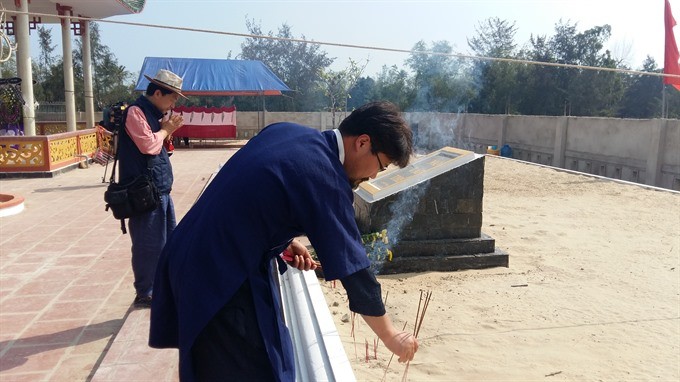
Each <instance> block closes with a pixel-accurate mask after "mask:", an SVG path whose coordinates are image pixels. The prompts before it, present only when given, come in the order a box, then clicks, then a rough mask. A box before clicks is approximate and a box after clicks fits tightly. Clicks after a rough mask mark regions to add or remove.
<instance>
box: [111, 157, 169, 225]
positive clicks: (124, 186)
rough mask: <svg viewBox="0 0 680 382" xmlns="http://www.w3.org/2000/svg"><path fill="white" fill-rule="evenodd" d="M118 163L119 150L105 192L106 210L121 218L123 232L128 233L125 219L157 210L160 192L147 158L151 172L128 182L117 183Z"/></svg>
mask: <svg viewBox="0 0 680 382" xmlns="http://www.w3.org/2000/svg"><path fill="white" fill-rule="evenodd" d="M117 163H118V150H116V156H115V159H114V160H113V170H111V178H110V179H109V186H108V187H107V189H106V191H105V192H104V201H105V202H106V211H108V210H109V209H111V212H113V217H114V218H116V219H119V220H120V229H121V231H123V234H126V233H127V229H126V228H125V219H128V218H131V217H135V216H139V215H143V214H145V213H149V212H151V211H153V210H155V209H156V208H157V207H158V205H159V203H160V193H159V192H158V189H157V188H156V185H155V184H154V183H153V180H152V179H151V176H150V175H149V174H150V173H151V166H150V164H149V160H147V170H148V172H149V174H141V175H138V176H137V177H136V178H135V179H133V180H132V181H130V182H128V183H116V164H117Z"/></svg>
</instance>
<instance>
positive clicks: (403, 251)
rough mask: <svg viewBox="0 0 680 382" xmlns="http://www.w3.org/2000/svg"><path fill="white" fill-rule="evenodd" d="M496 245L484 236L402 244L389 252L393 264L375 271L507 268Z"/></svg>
mask: <svg viewBox="0 0 680 382" xmlns="http://www.w3.org/2000/svg"><path fill="white" fill-rule="evenodd" d="M495 244H496V241H495V240H494V239H493V238H491V237H490V236H488V235H486V234H484V233H482V234H481V236H480V237H477V238H470V239H446V240H413V241H401V242H399V244H397V245H395V247H394V248H393V250H392V251H393V254H394V255H393V258H392V261H387V262H384V263H383V264H381V265H379V266H378V265H377V264H374V268H375V269H378V273H379V274H395V273H409V272H427V271H438V272H447V271H457V270H462V269H484V268H492V267H508V254H507V253H505V252H503V251H501V250H500V249H498V248H496V247H495Z"/></svg>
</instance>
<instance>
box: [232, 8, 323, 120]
mask: <svg viewBox="0 0 680 382" xmlns="http://www.w3.org/2000/svg"><path fill="white" fill-rule="evenodd" d="M246 27H247V28H248V31H249V32H250V34H253V35H258V36H263V35H264V34H263V33H262V29H261V28H260V26H259V25H257V24H255V22H254V21H253V20H246ZM267 36H269V37H272V38H258V37H250V38H247V39H246V40H245V42H244V43H243V44H241V53H240V54H239V55H238V56H237V57H238V58H240V59H245V60H259V61H262V62H263V63H264V64H265V65H266V66H268V67H269V68H270V69H271V70H272V72H274V74H276V75H277V76H278V77H279V78H280V79H281V80H282V81H283V82H284V83H285V84H286V85H287V86H288V87H289V88H290V89H292V90H293V94H292V95H291V96H289V97H277V98H276V99H273V100H271V101H269V102H268V105H269V107H270V109H273V110H281V111H316V110H320V109H322V108H323V106H324V105H323V92H322V91H321V89H320V88H319V87H318V86H317V84H318V83H319V82H320V80H321V77H320V76H321V73H323V72H324V70H326V68H328V67H329V66H330V65H331V64H332V63H333V59H331V58H329V57H328V56H327V53H326V52H324V51H322V50H321V48H320V45H319V44H314V43H311V42H307V41H306V40H305V36H302V38H301V40H304V41H303V42H295V41H290V40H291V39H296V38H295V36H294V35H293V33H292V30H291V27H290V26H288V25H287V24H285V23H284V24H283V25H281V27H279V30H278V33H277V34H276V35H274V33H273V32H272V31H269V32H268V33H267ZM238 100H239V101H241V98H240V97H239V99H238ZM239 108H240V109H241V110H243V108H242V107H239Z"/></svg>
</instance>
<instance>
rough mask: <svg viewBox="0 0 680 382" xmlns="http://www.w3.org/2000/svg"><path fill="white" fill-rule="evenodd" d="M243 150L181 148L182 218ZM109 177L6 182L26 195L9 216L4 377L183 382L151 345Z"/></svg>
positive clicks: (4, 222) (1, 246)
mask: <svg viewBox="0 0 680 382" xmlns="http://www.w3.org/2000/svg"><path fill="white" fill-rule="evenodd" d="M234 152H235V149H230V148H210V149H177V150H176V151H175V154H174V155H173V156H172V158H171V161H172V164H173V168H174V174H175V184H174V188H173V191H172V196H173V200H174V202H175V210H176V213H177V217H178V219H179V218H181V217H182V216H184V214H185V213H186V211H187V210H188V209H189V207H190V206H191V205H192V203H193V202H194V200H195V199H196V197H197V196H198V195H199V193H200V192H201V190H202V189H203V186H204V185H205V183H206V181H207V180H208V179H209V177H210V175H211V174H212V173H213V172H215V171H216V170H217V169H218V167H219V165H220V164H221V163H224V162H226V161H227V159H228V158H229V157H230V156H231V155H232V154H233V153H234ZM108 170H109V171H110V170H111V166H109V169H108ZM103 175H104V167H102V166H100V165H97V164H91V165H90V167H89V168H87V169H75V170H71V171H67V172H65V173H62V174H59V175H57V176H56V177H54V178H39V179H2V180H0V193H3V194H14V195H20V196H22V197H24V198H25V201H24V206H25V209H24V210H23V211H22V212H21V213H19V214H17V215H12V216H6V217H0V381H3V382H10V381H12V382H14V381H17V382H18V381H31V382H36V381H69V382H70V381H175V380H177V355H176V354H177V353H176V351H175V350H156V349H151V348H149V347H148V346H147V344H146V343H147V336H148V321H149V311H148V310H132V309H131V306H130V305H131V302H132V299H133V298H134V289H133V288H132V271H131V269H130V239H129V236H127V235H122V234H121V232H120V225H119V222H118V221H117V220H115V219H113V217H112V215H111V213H110V212H105V211H104V202H103V194H104V190H105V188H106V184H105V183H102V177H103ZM108 176H109V174H107V179H108ZM226 202H227V201H225V203H226Z"/></svg>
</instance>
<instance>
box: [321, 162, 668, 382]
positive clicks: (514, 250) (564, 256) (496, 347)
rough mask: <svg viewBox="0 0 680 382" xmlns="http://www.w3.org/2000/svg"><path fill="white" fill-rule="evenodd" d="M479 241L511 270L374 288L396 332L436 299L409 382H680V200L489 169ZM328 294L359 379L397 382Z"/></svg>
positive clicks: (522, 168) (429, 276)
mask: <svg viewBox="0 0 680 382" xmlns="http://www.w3.org/2000/svg"><path fill="white" fill-rule="evenodd" d="M482 230H483V232H485V233H487V234H489V235H490V236H491V237H493V238H494V239H495V240H496V246H497V247H500V248H501V249H503V250H504V251H507V252H508V253H509V255H510V267H509V268H493V269H486V270H468V271H459V272H450V273H440V272H426V273H418V274H402V275H391V276H379V281H380V282H381V284H382V287H383V295H386V294H387V295H388V297H387V310H388V313H389V314H390V316H391V317H392V319H393V321H394V322H395V325H396V326H397V327H399V328H402V327H403V326H404V323H406V328H407V330H409V331H412V330H413V325H414V323H415V321H416V315H417V310H418V301H419V299H420V295H421V291H431V292H432V298H431V301H430V304H429V306H428V309H427V312H426V314H425V317H424V321H423V324H422V327H421V329H420V332H419V335H418V338H419V341H420V351H419V352H418V353H417V354H416V358H415V359H414V360H413V361H412V362H411V363H410V365H409V367H408V374H407V380H409V381H460V380H466V381H467V380H476V381H566V380H568V381H584V380H587V381H638V380H644V381H649V380H656V381H679V380H680V194H679V193H677V192H670V191H657V190H653V189H648V188H644V187H641V186H638V185H632V184H622V183H618V182H613V181H608V180H601V179H597V178H593V177H588V176H583V175H578V174H572V173H568V172H564V171H558V170H555V169H551V168H545V167H539V166H535V165H530V164H526V163H522V162H516V161H511V160H504V159H500V158H493V157H487V158H486V168H485V185H484V224H483V229H482ZM322 288H323V290H324V293H325V295H326V299H327V302H328V304H329V308H330V309H331V312H332V313H333V317H334V319H335V321H336V325H337V328H338V331H339V333H340V336H341V338H342V341H343V344H344V346H345V350H346V352H347V355H348V356H349V358H350V362H351V363H352V366H353V368H354V372H355V375H356V377H357V379H358V380H360V381H380V380H381V379H382V378H383V376H385V380H386V381H401V380H402V379H403V376H404V372H405V365H403V364H399V363H398V362H397V361H396V359H394V360H392V362H391V364H390V366H389V368H388V369H387V373H386V374H385V370H386V366H387V364H388V362H389V359H390V355H391V353H389V351H387V350H386V348H385V347H384V346H383V344H382V343H379V345H378V347H377V359H374V357H373V354H374V346H373V343H374V340H375V338H376V337H375V335H373V334H372V332H371V331H370V329H369V328H368V326H367V325H366V324H365V323H364V322H363V321H362V320H361V319H360V318H357V319H356V321H355V324H354V326H355V328H354V330H355V335H354V337H352V336H351V335H350V332H351V329H352V325H351V321H350V322H342V318H343V316H347V315H349V309H348V308H347V300H346V295H345V292H344V290H343V289H342V286H341V284H340V283H337V286H336V287H335V288H333V285H332V284H331V283H329V282H322ZM334 305H337V306H334ZM366 342H368V343H369V344H370V345H369V353H370V359H369V360H368V361H366Z"/></svg>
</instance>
